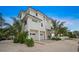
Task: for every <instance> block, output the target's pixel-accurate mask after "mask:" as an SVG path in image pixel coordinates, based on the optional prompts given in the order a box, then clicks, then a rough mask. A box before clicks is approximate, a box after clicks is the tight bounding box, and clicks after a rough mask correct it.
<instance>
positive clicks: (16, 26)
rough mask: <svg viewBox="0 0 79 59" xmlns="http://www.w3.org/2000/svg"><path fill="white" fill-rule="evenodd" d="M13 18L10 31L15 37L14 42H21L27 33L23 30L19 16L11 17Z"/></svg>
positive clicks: (22, 23)
mask: <svg viewBox="0 0 79 59" xmlns="http://www.w3.org/2000/svg"><path fill="white" fill-rule="evenodd" d="M11 18H12V19H13V20H14V23H13V26H12V31H11V32H13V35H14V37H15V39H14V42H15V43H17V42H20V43H23V41H24V39H25V38H26V37H27V33H26V32H24V22H23V20H22V19H21V18H19V17H11Z"/></svg>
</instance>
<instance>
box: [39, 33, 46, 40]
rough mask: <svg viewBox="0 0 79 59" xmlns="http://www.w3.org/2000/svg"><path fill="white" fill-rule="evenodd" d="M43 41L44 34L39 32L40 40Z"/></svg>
mask: <svg viewBox="0 0 79 59" xmlns="http://www.w3.org/2000/svg"><path fill="white" fill-rule="evenodd" d="M44 39H45V33H44V32H40V40H44Z"/></svg>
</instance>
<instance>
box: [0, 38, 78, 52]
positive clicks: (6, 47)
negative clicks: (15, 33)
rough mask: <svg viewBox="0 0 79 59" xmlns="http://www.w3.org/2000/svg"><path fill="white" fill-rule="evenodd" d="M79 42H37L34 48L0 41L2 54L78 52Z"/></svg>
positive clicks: (8, 41)
mask: <svg viewBox="0 0 79 59" xmlns="http://www.w3.org/2000/svg"><path fill="white" fill-rule="evenodd" d="M77 50H78V41H77V40H61V41H52V40H45V41H40V42H39V41H36V42H35V46H34V47H27V46H26V45H25V44H19V43H13V41H12V40H5V41H0V52H77Z"/></svg>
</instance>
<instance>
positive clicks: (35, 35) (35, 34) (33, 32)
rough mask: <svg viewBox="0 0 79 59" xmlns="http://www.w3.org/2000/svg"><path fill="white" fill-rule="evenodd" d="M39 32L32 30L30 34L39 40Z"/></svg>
mask: <svg viewBox="0 0 79 59" xmlns="http://www.w3.org/2000/svg"><path fill="white" fill-rule="evenodd" d="M37 34H38V33H37V32H35V31H31V32H30V36H31V37H32V38H33V39H34V40H37V39H38V36H37Z"/></svg>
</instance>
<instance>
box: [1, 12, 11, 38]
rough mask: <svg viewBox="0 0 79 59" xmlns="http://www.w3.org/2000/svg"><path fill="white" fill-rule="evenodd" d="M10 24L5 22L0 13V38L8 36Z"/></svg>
mask: <svg viewBox="0 0 79 59" xmlns="http://www.w3.org/2000/svg"><path fill="white" fill-rule="evenodd" d="M10 27H11V25H10V24H8V23H6V22H5V19H4V18H3V15H2V13H0V39H3V38H6V39H7V37H8V36H9V33H10V32H9V28H10Z"/></svg>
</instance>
